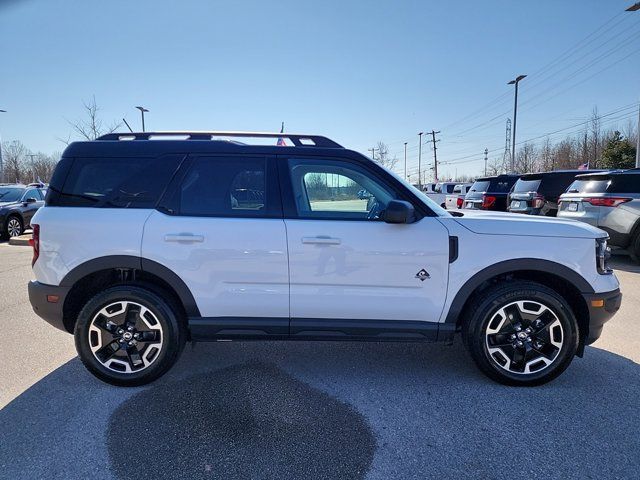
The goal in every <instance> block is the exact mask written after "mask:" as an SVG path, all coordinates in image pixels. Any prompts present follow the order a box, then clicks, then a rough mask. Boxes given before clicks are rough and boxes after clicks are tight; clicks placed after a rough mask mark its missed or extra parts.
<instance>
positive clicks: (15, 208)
mask: <svg viewBox="0 0 640 480" xmlns="http://www.w3.org/2000/svg"><path fill="white" fill-rule="evenodd" d="M43 205H44V194H43V191H42V189H41V188H38V187H37V186H31V185H29V186H25V185H15V184H13V185H0V236H1V237H3V238H9V237H17V236H18V235H22V233H23V232H24V230H25V228H26V227H28V226H29V224H30V222H31V218H32V217H33V215H34V214H35V213H36V212H37V211H38V209H39V208H40V207H42V206H43Z"/></svg>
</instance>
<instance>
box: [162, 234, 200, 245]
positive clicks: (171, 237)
mask: <svg viewBox="0 0 640 480" xmlns="http://www.w3.org/2000/svg"><path fill="white" fill-rule="evenodd" d="M164 241H165V242H180V243H202V242H204V236H203V235H194V234H193V233H169V234H167V235H165V236H164Z"/></svg>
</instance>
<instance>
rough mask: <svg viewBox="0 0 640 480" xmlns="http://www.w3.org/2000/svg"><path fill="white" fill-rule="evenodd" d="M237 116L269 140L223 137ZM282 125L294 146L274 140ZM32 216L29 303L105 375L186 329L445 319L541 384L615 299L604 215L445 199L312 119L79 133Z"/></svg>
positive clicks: (127, 372)
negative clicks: (493, 209) (531, 211)
mask: <svg viewBox="0 0 640 480" xmlns="http://www.w3.org/2000/svg"><path fill="white" fill-rule="evenodd" d="M176 135H180V136H181V138H182V139H181V140H176V139H174V137H175V136H176ZM230 135H231V136H234V137H236V138H238V140H241V139H242V137H246V136H256V137H261V138H263V139H265V141H268V142H269V143H271V144H270V145H244V144H242V143H240V142H239V141H234V142H229V141H225V140H217V139H218V138H219V137H220V136H224V137H229V136H230ZM283 136H286V137H287V138H288V139H289V142H291V144H292V145H293V146H276V145H275V143H276V140H277V139H278V138H279V137H283ZM157 137H166V138H167V139H166V140H164V141H159V140H155V138H157ZM363 191H364V192H367V195H363V194H362V192H363ZM358 192H360V195H358ZM361 197H362V198H361ZM31 223H32V225H33V227H34V235H33V249H34V257H33V272H34V275H35V280H34V281H32V282H30V284H29V297H30V301H31V304H32V305H33V308H34V310H35V312H36V313H37V314H38V315H40V316H41V317H42V318H44V319H45V320H46V321H47V322H49V323H51V324H52V325H54V326H55V327H57V328H59V329H61V330H64V331H66V332H69V333H73V334H74V336H75V343H76V348H77V351H78V354H79V356H80V359H81V360H82V362H83V363H84V365H85V366H86V367H87V368H88V369H89V370H90V371H91V372H92V373H93V374H94V375H96V376H97V377H99V378H100V379H102V380H104V381H107V382H110V383H113V384H117V385H140V384H144V383H147V382H150V381H152V380H154V379H156V378H158V377H159V376H161V375H162V374H163V373H165V372H166V371H167V370H168V369H169V368H170V367H171V366H172V365H173V364H174V363H175V362H176V360H177V359H178V356H179V355H180V352H181V350H182V348H183V346H184V345H185V342H186V341H194V340H247V339H250V340H270V339H276V340H373V341H383V340H384V341H441V342H451V340H452V338H453V336H454V334H456V333H457V332H461V333H462V336H463V340H464V344H465V345H466V347H467V349H468V350H469V352H470V353H471V357H472V358H473V359H474V361H475V362H476V364H477V365H478V367H479V368H480V369H481V370H482V371H483V372H484V373H485V374H486V375H488V376H489V377H491V378H492V379H494V380H497V381H499V382H503V383H506V384H513V385H535V384H541V383H544V382H547V381H549V380H551V379H553V378H555V377H556V376H557V375H559V374H560V373H561V372H562V371H564V370H565V369H566V368H567V366H568V365H569V364H570V362H571V361H572V359H573V357H574V356H576V355H578V356H582V354H583V351H584V346H585V345H588V344H590V343H592V342H593V341H595V340H596V339H597V338H598V337H599V336H600V333H601V331H602V327H603V324H604V323H605V322H606V321H607V320H608V319H609V318H610V317H611V316H612V315H613V314H614V313H615V312H616V311H617V309H618V308H619V306H620V301H621V295H620V290H619V284H618V280H617V279H616V277H615V275H614V274H613V273H612V271H611V270H610V269H609V268H608V267H607V248H606V244H607V235H606V233H605V232H603V231H601V230H599V229H597V228H595V227H592V226H590V225H587V224H583V223H579V222H574V221H566V220H565V221H563V220H557V219H552V220H550V219H547V218H540V217H529V216H509V215H499V214H488V213H473V212H470V213H464V214H463V216H452V215H451V214H450V213H448V212H447V211H445V210H444V209H442V208H441V207H440V206H439V205H437V204H435V203H434V202H433V201H431V200H430V199H429V198H428V197H427V196H426V195H425V194H424V193H422V192H420V191H419V190H417V189H415V188H413V187H412V186H411V185H409V184H408V183H406V182H404V181H403V180H402V179H400V178H399V177H397V176H396V175H395V174H393V173H391V172H389V171H387V170H385V169H384V168H382V167H381V166H379V165H378V164H376V163H374V162H373V161H371V160H369V159H367V158H366V157H364V156H363V155H361V154H359V153H356V152H354V151H351V150H347V149H345V148H343V147H341V146H340V145H338V144H336V143H335V142H333V141H331V140H329V139H327V138H325V137H320V136H313V135H286V134H280V133H275V134H247V133H237V134H229V133H228V132H221V133H216V132H208V133H206V132H194V133H184V132H179V133H176V132H173V133H167V132H165V133H131V134H109V135H105V136H103V137H101V138H99V139H98V140H97V141H93V142H78V143H73V144H71V145H69V146H68V147H67V149H66V150H65V152H64V154H63V156H62V159H61V160H60V162H59V164H58V166H57V168H56V170H55V173H54V175H53V178H52V180H51V185H50V187H49V190H48V193H47V198H46V205H45V206H44V207H43V208H41V209H40V210H39V211H38V212H37V214H36V215H35V217H34V218H33V220H32V222H31ZM425 368H426V365H425ZM451 368H452V369H455V366H452V367H451Z"/></svg>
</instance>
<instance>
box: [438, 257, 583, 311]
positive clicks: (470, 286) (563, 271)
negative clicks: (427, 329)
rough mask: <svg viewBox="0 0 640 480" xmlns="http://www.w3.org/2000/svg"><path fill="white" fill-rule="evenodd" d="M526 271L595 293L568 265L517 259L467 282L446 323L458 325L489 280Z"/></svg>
mask: <svg viewBox="0 0 640 480" xmlns="http://www.w3.org/2000/svg"><path fill="white" fill-rule="evenodd" d="M594 262H595V260H594ZM525 270H526V271H530V272H531V271H533V272H542V273H551V274H553V275H555V276H557V277H560V278H563V279H564V280H566V281H568V282H569V283H571V284H572V285H573V286H575V287H576V288H577V289H578V290H579V291H580V292H581V293H594V292H595V291H594V289H593V287H592V286H591V284H590V283H589V282H587V280H585V279H584V277H583V276H582V275H580V274H579V273H578V272H576V271H575V270H572V269H571V268H569V267H567V266H566V265H562V264H560V263H557V262H552V261H550V260H543V259H540V258H517V259H513V260H505V261H503V262H498V263H495V264H493V265H490V266H488V267H486V268H485V269H483V270H480V271H479V272H478V273H476V274H475V275H474V276H472V277H471V278H470V279H469V280H467V281H466V282H465V284H464V285H463V286H462V287H461V288H460V290H458V292H457V293H456V296H455V297H454V299H453V302H451V306H450V307H449V311H448V313H447V317H446V319H445V321H444V323H456V322H457V321H458V317H459V316H460V314H461V313H462V309H463V307H464V305H465V303H466V302H467V300H468V299H469V297H471V295H472V294H473V292H474V291H475V290H476V289H477V288H478V287H479V286H480V285H482V284H483V283H484V282H486V281H487V280H490V279H491V278H494V277H496V276H498V275H504V274H507V273H515V272H518V271H525Z"/></svg>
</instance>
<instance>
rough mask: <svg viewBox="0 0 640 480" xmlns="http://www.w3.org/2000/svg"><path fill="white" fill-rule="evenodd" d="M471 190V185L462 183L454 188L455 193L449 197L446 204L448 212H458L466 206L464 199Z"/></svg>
mask: <svg viewBox="0 0 640 480" xmlns="http://www.w3.org/2000/svg"><path fill="white" fill-rule="evenodd" d="M470 188H471V183H461V184H459V185H456V186H455V187H453V193H452V194H451V195H447V197H446V199H445V201H444V204H445V208H446V209H447V210H456V209H458V208H462V207H463V206H464V197H465V196H466V195H467V192H468V191H469V189H470Z"/></svg>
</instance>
